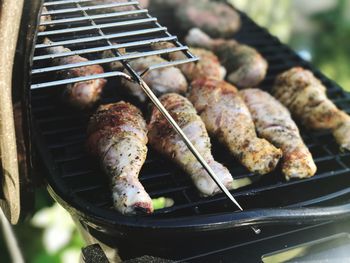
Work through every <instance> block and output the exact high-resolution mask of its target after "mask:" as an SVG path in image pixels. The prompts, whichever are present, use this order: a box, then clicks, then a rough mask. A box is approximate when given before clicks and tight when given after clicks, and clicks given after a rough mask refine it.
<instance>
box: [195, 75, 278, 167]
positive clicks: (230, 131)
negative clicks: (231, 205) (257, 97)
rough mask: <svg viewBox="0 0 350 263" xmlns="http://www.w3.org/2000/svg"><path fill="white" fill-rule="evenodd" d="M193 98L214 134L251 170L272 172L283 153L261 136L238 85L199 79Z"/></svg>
mask: <svg viewBox="0 0 350 263" xmlns="http://www.w3.org/2000/svg"><path fill="white" fill-rule="evenodd" d="M191 87H192V89H191V92H190V94H189V99H190V101H191V102H192V103H193V105H194V106H195V108H196V110H197V111H198V113H199V114H200V116H201V118H202V120H203V122H204V123H205V125H206V128H207V130H208V132H209V133H210V134H212V135H213V136H215V137H216V138H218V140H219V141H220V142H221V143H223V144H224V145H225V146H226V147H227V148H228V149H229V150H230V152H231V153H232V154H233V156H235V157H236V158H237V159H238V160H239V161H240V162H241V163H242V164H243V165H244V166H245V167H246V168H247V169H248V170H249V171H251V172H254V173H258V174H266V173H269V172H271V171H272V170H273V169H274V168H275V167H276V165H277V163H278V161H279V159H280V158H281V156H282V152H281V150H280V149H277V148H275V147H274V146H273V145H272V144H270V143H269V142H268V141H266V140H265V139H260V138H258V137H257V135H256V132H255V127H254V123H253V120H252V116H251V115H250V112H249V110H248V108H247V106H246V105H245V103H244V102H243V100H242V98H241V97H240V96H239V94H238V91H237V89H236V88H235V87H234V86H232V85H230V84H229V83H227V82H225V81H220V80H213V79H197V80H196V81H194V82H192V84H191Z"/></svg>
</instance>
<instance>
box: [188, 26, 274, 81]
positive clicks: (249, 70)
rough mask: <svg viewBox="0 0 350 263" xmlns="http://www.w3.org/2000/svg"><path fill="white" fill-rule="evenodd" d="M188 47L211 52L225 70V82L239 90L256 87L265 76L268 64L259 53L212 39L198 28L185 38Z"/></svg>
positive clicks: (247, 47) (235, 43)
mask: <svg viewBox="0 0 350 263" xmlns="http://www.w3.org/2000/svg"><path fill="white" fill-rule="evenodd" d="M186 42H187V44H188V45H190V46H196V47H202V48H206V49H210V50H212V51H213V52H214V53H215V54H216V55H217V56H218V57H219V59H220V62H221V64H223V65H224V66H225V68H226V70H227V80H228V81H229V82H230V83H232V84H234V85H236V86H237V87H239V88H249V87H254V86H256V85H258V84H259V83H260V82H261V81H262V80H263V79H264V78H265V76H266V72H267V68H268V64H267V61H266V60H265V59H264V58H263V57H262V56H261V54H259V52H258V51H257V50H256V49H254V48H252V47H250V46H247V45H244V44H240V43H238V42H237V41H235V40H226V39H212V38H210V37H209V36H208V35H206V34H205V33H204V32H203V31H201V30H200V29H198V28H194V29H191V30H190V32H189V34H188V35H187V37H186Z"/></svg>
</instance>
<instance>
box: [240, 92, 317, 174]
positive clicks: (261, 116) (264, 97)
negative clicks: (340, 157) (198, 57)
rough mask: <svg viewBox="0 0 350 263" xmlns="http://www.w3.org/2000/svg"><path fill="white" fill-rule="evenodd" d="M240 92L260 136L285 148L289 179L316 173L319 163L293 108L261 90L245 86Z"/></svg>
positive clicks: (283, 166)
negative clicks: (292, 112)
mask: <svg viewBox="0 0 350 263" xmlns="http://www.w3.org/2000/svg"><path fill="white" fill-rule="evenodd" d="M240 95H241V97H242V98H243V100H244V101H245V103H246V105H247V106H248V108H249V111H250V113H251V114H252V116H253V119H254V123H255V127H256V129H257V131H258V135H259V136H260V137H262V138H265V139H266V140H268V141H269V142H271V143H272V144H273V145H275V146H276V147H279V148H281V149H282V152H283V163H282V172H283V174H284V175H285V177H286V179H287V180H289V179H291V178H307V177H311V176H313V175H314V174H315V173H316V165H315V162H314V161H313V158H312V155H311V153H310V151H309V149H308V148H307V147H306V145H305V144H304V142H303V139H302V138H301V136H300V133H299V129H298V127H297V125H296V124H295V122H294V121H293V120H292V118H291V115H290V113H289V111H288V110H287V109H286V108H285V107H284V106H283V105H282V104H281V103H280V102H279V101H277V100H276V99H275V98H274V97H272V96H271V95H270V94H269V93H267V92H264V91H262V90H260V89H245V90H242V91H240Z"/></svg>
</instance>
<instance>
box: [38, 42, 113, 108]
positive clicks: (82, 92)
mask: <svg viewBox="0 0 350 263" xmlns="http://www.w3.org/2000/svg"><path fill="white" fill-rule="evenodd" d="M44 43H45V44H50V43H52V42H51V41H50V40H49V39H48V38H45V39H44ZM69 51H71V50H70V49H68V48H65V47H63V46H55V47H48V48H46V49H45V52H46V53H47V54H59V53H64V52H69ZM86 61H88V59H86V58H83V57H81V56H78V55H75V56H68V57H60V58H54V59H53V60H52V63H51V64H52V65H53V66H60V65H66V64H75V63H80V62H86ZM103 73H104V70H103V68H102V67H101V66H100V65H92V66H85V67H79V68H72V69H67V70H63V71H60V74H61V75H62V77H63V78H78V77H84V76H91V75H96V74H103ZM106 83H107V80H105V79H94V80H88V81H82V82H77V83H73V84H68V85H66V86H65V87H64V92H63V97H64V101H66V102H68V103H69V104H70V105H72V106H74V107H76V108H79V109H86V108H91V107H93V106H94V105H95V104H96V103H97V102H98V100H99V99H100V97H101V93H102V90H103V88H104V86H105V85H106Z"/></svg>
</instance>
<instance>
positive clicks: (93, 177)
mask: <svg viewBox="0 0 350 263" xmlns="http://www.w3.org/2000/svg"><path fill="white" fill-rule="evenodd" d="M42 6H45V7H47V10H48V11H44V12H42V13H41V11H40V10H41V8H42ZM131 6H132V7H134V8H133V9H132V10H129V9H128V10H126V11H125V9H124V10H123V11H110V8H111V7H120V8H125V7H131ZM150 13H151V14H152V15H153V16H151V15H150V14H149V13H148V12H147V10H144V9H142V8H140V7H139V6H138V5H137V1H129V2H126V3H120V2H118V1H116V3H113V4H100V5H93V4H92V1H91V0H64V1H45V2H43V3H42V2H41V1H39V0H32V1H25V3H24V7H23V14H22V21H21V27H20V31H19V32H20V33H19V37H18V43H17V50H16V56H15V63H14V67H13V79H12V86H13V88H12V94H13V108H14V113H15V114H14V115H15V122H16V136H17V151H18V156H19V158H18V159H19V171H20V172H19V176H20V177H19V182H20V184H19V185H16V187H15V190H16V191H18V192H20V200H19V199H18V198H16V196H18V195H17V194H16V193H17V192H12V193H10V194H8V192H9V191H8V190H7V185H8V182H7V181H6V178H7V175H6V174H4V175H3V179H4V180H3V181H4V184H3V188H4V191H3V193H2V194H1V196H2V199H3V200H4V201H3V202H2V203H1V205H2V207H3V209H4V210H5V211H7V215H8V217H9V219H10V220H11V222H12V223H16V222H17V220H18V216H19V215H21V216H24V215H26V213H27V212H28V211H30V203H31V202H30V201H31V196H32V193H33V191H34V185H35V183H33V181H38V180H39V181H40V179H44V180H45V182H47V188H48V191H49V192H50V194H51V195H52V196H53V197H54V199H55V200H57V201H58V202H59V203H60V204H61V205H62V206H63V207H65V208H66V209H67V210H68V211H69V212H70V213H71V215H72V217H73V219H74V220H75V221H76V223H77V225H78V226H79V227H80V228H81V229H82V231H83V232H84V234H85V235H89V236H92V237H93V239H94V241H96V242H100V243H101V244H103V245H106V247H107V246H108V247H110V248H118V250H119V253H120V256H121V258H122V259H130V258H133V257H136V256H141V255H145V254H150V255H154V256H159V257H164V258H169V259H175V260H190V261H198V262H203V261H204V260H208V261H216V260H218V259H222V260H223V261H225V260H227V261H228V262H232V261H231V260H232V258H231V257H230V255H232V254H233V253H238V252H237V251H240V252H239V253H240V255H238V254H235V259H237V261H240V262H241V261H242V260H253V261H256V260H261V256H262V255H264V254H268V253H270V252H273V251H276V250H279V249H282V248H283V245H284V244H288V246H292V245H298V244H301V243H305V242H308V241H311V240H316V239H320V238H322V237H323V236H322V235H325V236H329V235H331V234H335V233H338V232H342V231H343V230H334V231H328V230H327V231H328V232H327V231H323V230H324V229H329V228H327V227H328V226H329V225H330V224H332V222H334V221H335V220H337V222H338V226H339V227H340V226H343V228H342V229H345V228H346V227H347V225H346V223H343V221H342V220H343V219H345V218H346V217H348V216H349V215H350V205H349V204H347V203H348V201H349V197H350V188H349V185H350V177H349V172H350V153H349V152H341V151H339V149H338V146H337V144H336V142H335V141H334V140H333V138H332V136H331V134H330V133H329V132H312V131H309V130H302V131H301V133H302V137H303V139H304V141H305V142H306V144H307V146H308V147H309V149H310V151H311V152H312V154H313V156H314V159H315V163H316V165H317V167H318V172H317V174H316V175H315V176H314V177H311V178H308V179H303V180H292V181H288V182H286V181H285V179H284V177H283V176H282V174H281V172H280V169H278V168H277V169H276V171H275V172H273V173H271V174H268V175H265V176H262V177H257V176H256V175H254V174H252V173H249V172H247V171H246V170H245V169H244V168H243V167H242V166H241V165H240V164H239V163H238V162H236V161H234V160H233V158H232V157H231V156H228V154H227V151H226V150H225V149H224V148H223V147H222V146H220V145H219V144H218V143H217V142H215V141H214V142H213V154H214V156H215V158H216V159H217V160H218V161H220V162H222V163H223V164H224V165H225V166H226V167H227V168H228V169H229V170H230V172H231V174H232V175H233V176H234V178H236V179H241V180H242V181H243V182H244V181H248V182H253V184H251V185H248V186H245V187H243V188H240V189H237V190H233V191H231V193H232V194H233V196H234V197H235V198H236V199H237V200H238V201H239V202H240V203H241V204H242V205H243V206H244V207H245V209H246V211H243V212H242V211H239V209H238V208H236V207H234V206H233V204H232V203H231V202H230V200H229V199H227V197H226V196H225V195H223V194H219V195H216V196H214V197H206V198H204V197H201V196H200V195H199V193H198V192H197V190H196V189H195V187H194V186H193V184H192V182H191V180H190V179H189V177H188V176H187V175H185V174H184V172H182V171H181V170H180V169H179V168H178V167H176V166H175V165H174V164H172V163H171V162H169V161H168V160H167V159H165V158H164V157H162V156H160V155H159V154H157V153H156V152H154V151H153V150H152V149H150V151H149V154H148V158H147V161H146V163H145V165H144V167H143V169H142V171H141V174H140V181H141V183H142V184H143V185H144V186H145V189H146V191H147V192H148V193H149V194H150V196H151V197H152V198H156V197H161V196H165V197H169V198H172V199H173V200H174V202H175V204H174V205H173V206H172V207H168V208H164V209H160V210H157V211H155V213H154V214H152V215H149V216H144V215H143V216H142V215H138V216H134V217H130V216H123V215H121V214H120V213H118V212H117V211H115V210H113V209H112V208H111V207H112V199H111V192H110V189H109V184H108V179H107V178H106V176H104V175H103V173H102V171H101V169H100V168H99V166H98V163H97V162H96V161H95V160H93V159H91V158H90V157H89V156H88V155H87V153H86V151H85V140H86V128H87V122H88V118H89V116H90V115H91V113H92V112H90V111H85V112H80V111H77V110H74V109H71V108H69V107H66V106H64V105H63V104H62V102H61V100H60V99H59V96H60V95H59V94H60V93H59V91H60V88H62V85H64V84H68V83H74V82H77V81H83V80H88V79H93V78H94V79H96V78H102V77H103V78H106V79H108V84H107V87H106V89H105V91H104V94H103V98H102V101H101V103H111V102H115V101H118V100H120V99H127V100H129V101H132V102H134V103H135V104H137V102H135V101H133V99H132V98H129V97H126V96H124V95H121V92H120V90H118V89H117V88H116V87H118V86H120V77H125V74H126V73H121V72H112V71H108V70H106V72H105V73H104V74H100V75H93V76H88V77H84V78H79V79H59V78H57V74H56V73H57V72H58V71H60V70H63V69H67V68H73V67H78V66H86V65H94V64H100V65H103V66H105V68H107V67H106V66H107V64H108V63H110V62H116V61H120V62H122V63H123V65H124V67H125V68H126V69H127V73H128V74H129V75H131V77H134V78H136V79H137V78H138V76H140V75H143V74H146V73H147V72H141V73H139V72H135V71H133V69H131V68H130V66H129V64H128V61H129V60H131V59H135V58H137V57H141V56H149V55H154V54H165V53H169V52H176V51H184V52H185V53H186V55H187V59H185V60H181V61H172V62H169V63H167V64H161V65H154V66H153V67H151V68H150V70H152V69H153V68H159V67H166V66H173V65H179V64H182V63H187V62H191V61H195V60H196V58H195V57H193V56H192V55H191V54H190V53H189V52H188V51H187V47H186V46H183V45H181V44H180V42H181V41H180V42H179V41H178V39H177V38H176V37H175V35H177V36H178V37H179V39H180V40H181V38H182V37H183V36H184V35H185V32H181V31H179V30H178V29H177V28H176V25H174V24H173V20H172V12H171V10H167V9H165V8H164V9H162V8H157V9H154V10H152V9H151V10H150ZM48 15H50V16H51V18H52V19H51V21H46V22H43V23H41V25H42V26H46V27H47V30H46V31H44V32H37V26H38V23H39V18H40V16H48ZM155 17H157V19H156V18H155ZM241 19H242V29H241V30H240V31H239V32H238V33H237V34H236V35H235V39H237V40H238V41H240V42H242V43H245V44H248V45H251V46H253V47H255V48H256V49H257V50H258V51H259V52H260V53H261V54H262V55H263V56H264V57H265V58H266V59H267V60H268V62H269V71H268V74H267V77H266V79H265V80H264V82H263V83H262V84H261V88H262V89H264V90H266V91H269V89H270V88H271V87H272V84H273V81H274V79H275V77H276V75H277V74H279V73H280V72H282V71H284V70H287V69H289V68H291V67H293V66H302V67H304V68H307V69H310V70H311V71H313V73H314V74H315V75H316V77H317V78H319V79H320V80H321V81H322V83H323V84H324V85H325V86H326V87H327V88H328V96H329V97H330V98H331V99H332V100H333V101H334V102H335V103H336V104H337V106H339V107H340V108H341V109H343V110H345V111H347V112H348V113H349V112H350V96H349V94H347V93H345V92H344V91H343V90H342V89H341V88H340V87H339V86H338V85H337V84H336V83H334V82H333V81H332V80H329V79H328V78H326V77H325V76H324V75H323V74H322V73H321V72H319V71H318V70H317V69H315V68H313V67H312V65H310V64H309V63H308V62H306V61H304V60H302V59H301V58H300V57H299V56H297V55H296V54H295V53H294V52H293V51H292V50H291V49H290V48H289V47H287V46H285V45H283V44H282V43H281V42H280V41H279V40H278V39H277V38H275V37H273V36H271V35H270V34H269V33H268V32H267V30H266V29H263V28H261V27H259V26H257V25H256V24H255V23H254V22H253V21H252V20H251V19H249V18H248V17H247V16H246V15H245V14H243V13H241ZM158 21H160V22H158ZM28 25H29V27H28ZM162 25H166V26H168V27H169V29H168V30H167V28H165V27H163V26H162ZM168 32H171V33H172V34H174V35H171V34H169V33H168ZM44 37H49V38H50V39H51V40H52V42H53V44H52V45H64V46H66V47H69V48H70V49H71V50H72V51H71V52H70V53H67V54H63V55H62V54H54V55H45V54H44V53H43V52H42V50H43V49H44V48H45V47H47V45H46V44H42V43H41V41H42V39H43V38H44ZM159 41H172V42H173V43H174V44H175V47H174V48H170V49H164V50H157V51H154V50H151V48H150V45H151V44H152V43H156V42H159ZM124 48H126V51H127V52H126V53H125V54H123V53H121V52H120V50H121V49H124ZM106 50H111V51H113V52H114V56H112V57H110V58H102V56H101V53H102V52H103V51H106ZM75 54H79V55H82V56H84V57H86V58H88V59H89V61H87V62H82V63H80V64H77V65H64V66H50V65H49V62H50V60H52V59H53V58H55V57H60V56H67V55H75ZM139 106H141V105H139ZM143 110H146V109H145V108H143ZM29 127H30V129H29ZM22 141H23V144H22ZM2 156H4V155H3V154H2ZM2 166H3V168H4V169H5V168H6V163H4V161H3V163H2ZM33 166H34V167H35V168H36V170H33V169H32V167H33ZM38 169H40V173H38V172H37V173H36V174H44V175H45V176H43V178H40V177H39V179H38V177H35V176H34V174H35V173H34V172H33V171H37V170H38ZM6 182H7V183H6ZM342 224H343V225H342ZM249 226H259V227H261V229H262V233H261V234H260V235H255V234H254V233H253V232H252V231H251V230H250V229H249ZM320 229H321V230H320ZM322 229H323V230H322ZM316 231H317V234H316ZM300 235H301V236H303V239H300V238H299V237H300ZM296 237H298V238H296ZM263 242H264V243H263ZM259 244H265V245H264V249H263V248H262V247H261V245H260V246H259ZM252 246H254V250H255V249H256V251H257V252H256V253H249V251H251V249H252ZM256 246H258V248H256ZM194 247H195V248H194ZM238 249H239V250H238ZM265 258H266V257H265ZM230 259H231V260H230Z"/></svg>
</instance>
